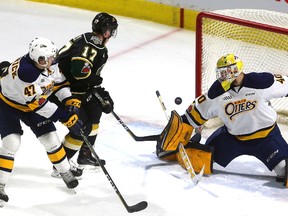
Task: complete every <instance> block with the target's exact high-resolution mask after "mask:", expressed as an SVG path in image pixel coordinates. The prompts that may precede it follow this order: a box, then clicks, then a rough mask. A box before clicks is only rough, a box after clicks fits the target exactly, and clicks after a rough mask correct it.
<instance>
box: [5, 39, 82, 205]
mask: <svg viewBox="0 0 288 216" xmlns="http://www.w3.org/2000/svg"><path fill="white" fill-rule="evenodd" d="M57 55H58V52H57V48H56V46H55V44H54V43H53V42H51V41H50V40H48V39H46V38H40V37H38V38H35V39H34V40H32V41H31V43H30V45H29V53H28V54H26V55H24V56H22V57H20V58H18V59H16V60H15V61H14V62H12V63H11V64H9V62H2V63H1V72H2V76H1V80H0V81H1V88H0V89H1V91H0V119H1V124H0V134H1V139H2V145H1V147H0V206H1V205H3V204H4V203H5V202H8V195H7V194H6V193H5V191H4V188H5V185H6V184H7V182H8V180H9V177H10V175H11V173H12V170H13V168H14V158H15V154H16V152H17V150H18V149H19V147H20V142H21V135H22V134H23V130H22V126H21V124H20V121H22V122H24V123H25V124H26V125H27V126H28V127H30V128H31V130H32V131H33V133H34V134H35V136H36V137H37V138H38V140H39V141H40V143H41V144H43V146H44V147H45V150H46V152H47V155H48V158H49V159H50V161H51V163H52V164H53V166H54V167H55V168H56V169H57V170H58V171H59V172H60V175H61V177H62V179H63V180H64V182H65V184H66V186H67V187H68V188H75V187H76V186H77V185H78V180H77V179H76V178H75V177H74V175H73V173H72V170H71V167H70V164H69V162H68V160H67V157H66V153H65V150H64V148H63V146H62V144H61V142H60V140H59V138H58V135H57V134H56V128H55V126H54V123H53V122H56V121H58V120H60V121H61V122H62V123H63V124H64V125H65V126H66V127H67V128H68V129H69V130H70V131H71V132H73V133H75V134H79V133H80V128H82V123H81V121H79V120H78V115H77V110H79V107H80V105H81V102H80V101H79V100H78V99H75V98H73V97H72V94H71V92H70V87H69V83H68V82H67V81H66V79H65V77H64V76H63V75H62V73H60V71H59V68H58V66H57V65H55V64H54V65H52V64H53V62H54V61H55V60H56V58H57ZM52 94H54V95H55V96H56V97H57V98H58V99H59V101H61V102H62V103H64V104H65V105H66V108H65V110H62V109H60V108H59V107H58V106H57V105H56V104H54V103H51V102H50V101H49V100H48V98H49V96H50V95H52ZM83 129H84V128H83ZM74 173H75V172H74ZM76 174H77V173H76Z"/></svg>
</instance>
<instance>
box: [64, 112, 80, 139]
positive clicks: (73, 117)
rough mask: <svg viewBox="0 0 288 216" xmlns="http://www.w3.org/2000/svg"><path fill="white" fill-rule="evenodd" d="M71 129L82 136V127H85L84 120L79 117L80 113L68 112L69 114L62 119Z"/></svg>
mask: <svg viewBox="0 0 288 216" xmlns="http://www.w3.org/2000/svg"><path fill="white" fill-rule="evenodd" d="M60 121H61V122H62V123H63V124H64V125H65V126H66V127H67V128H68V129H69V131H70V132H71V133H72V134H74V135H77V136H80V135H81V134H80V129H82V128H83V123H82V121H81V120H80V119H79V118H78V115H77V114H75V113H71V112H70V113H67V116H66V117H65V118H64V119H61V120H60Z"/></svg>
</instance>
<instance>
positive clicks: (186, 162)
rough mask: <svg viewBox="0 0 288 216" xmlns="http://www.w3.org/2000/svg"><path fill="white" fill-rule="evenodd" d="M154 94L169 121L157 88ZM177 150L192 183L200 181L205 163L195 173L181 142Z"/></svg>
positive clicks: (195, 183)
mask: <svg viewBox="0 0 288 216" xmlns="http://www.w3.org/2000/svg"><path fill="white" fill-rule="evenodd" d="M156 95H157V97H158V99H159V102H160V105H161V107H162V110H163V112H164V113H165V116H166V118H167V120H168V121H169V117H168V115H167V110H166V107H165V105H164V102H163V100H162V97H161V95H160V92H159V91H158V90H157V91H156ZM199 141H200V140H199ZM178 150H179V153H180V156H181V158H182V160H183V162H184V165H185V167H186V170H187V172H188V173H189V174H190V176H191V179H192V182H193V184H194V185H197V184H198V183H199V182H200V180H201V178H202V176H203V174H204V169H205V165H203V167H202V169H201V171H200V172H199V173H198V174H196V173H195V170H194V168H193V166H192V164H191V161H190V159H189V157H188V155H187V152H186V150H185V148H184V146H183V144H182V143H181V142H180V143H179V145H178Z"/></svg>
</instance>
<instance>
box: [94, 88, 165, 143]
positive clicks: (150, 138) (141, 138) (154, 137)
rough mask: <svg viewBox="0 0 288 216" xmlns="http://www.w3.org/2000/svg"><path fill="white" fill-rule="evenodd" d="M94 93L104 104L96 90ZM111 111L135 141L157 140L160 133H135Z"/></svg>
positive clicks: (104, 103)
mask: <svg viewBox="0 0 288 216" xmlns="http://www.w3.org/2000/svg"><path fill="white" fill-rule="evenodd" d="M94 95H95V96H96V97H97V99H98V100H99V101H100V103H101V104H102V105H104V106H105V105H106V102H105V101H104V100H103V98H102V97H101V96H100V95H99V94H98V93H97V92H94ZM111 113H112V115H113V116H114V117H115V118H116V119H117V121H118V122H119V123H120V124H121V125H122V127H123V128H124V129H125V130H126V131H127V132H128V133H129V134H130V136H131V137H132V138H133V139H134V140H135V141H157V140H158V138H159V136H160V135H150V136H137V135H135V134H134V133H133V132H132V131H131V130H130V129H129V127H128V126H127V125H126V124H125V123H124V122H123V121H122V119H121V118H120V117H119V116H118V115H117V114H116V113H115V112H114V111H112V112H111Z"/></svg>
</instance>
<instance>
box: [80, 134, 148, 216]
mask: <svg viewBox="0 0 288 216" xmlns="http://www.w3.org/2000/svg"><path fill="white" fill-rule="evenodd" d="M80 133H81V136H82V137H83V140H84V142H85V143H86V144H87V146H88V147H89V149H90V151H91V152H92V154H93V156H94V157H95V159H96V160H97V162H98V164H99V165H100V167H101V169H102V170H103V172H104V174H105V175H106V177H107V179H108V181H109V182H110V184H111V185H112V187H113V189H114V191H115V192H116V194H117V195H118V197H119V198H120V200H121V202H122V203H123V205H124V206H125V208H126V210H127V211H128V212H129V213H133V212H138V211H141V210H143V209H145V208H146V207H147V206H148V203H147V202H146V201H141V202H139V203H137V204H135V205H132V206H129V205H128V204H127V203H126V201H125V199H124V198H123V196H122V195H121V193H120V191H119V190H118V188H117V186H116V185H115V183H114V181H113V180H112V178H111V176H110V175H109V173H108V171H107V170H106V168H105V166H104V165H103V164H102V163H101V161H100V158H99V156H98V155H97V154H96V152H95V150H94V148H93V146H92V145H91V143H90V142H89V140H88V138H87V136H85V134H84V132H83V130H82V129H80Z"/></svg>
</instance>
